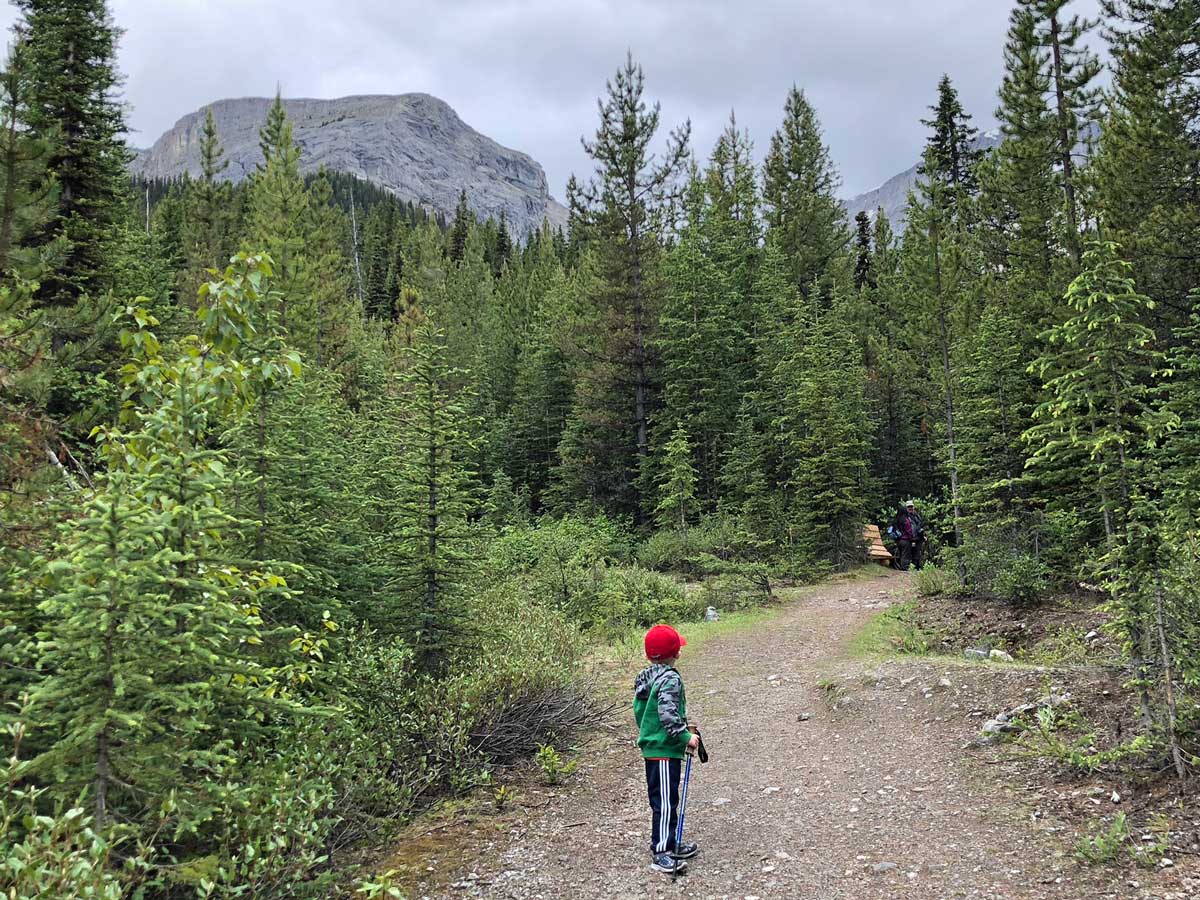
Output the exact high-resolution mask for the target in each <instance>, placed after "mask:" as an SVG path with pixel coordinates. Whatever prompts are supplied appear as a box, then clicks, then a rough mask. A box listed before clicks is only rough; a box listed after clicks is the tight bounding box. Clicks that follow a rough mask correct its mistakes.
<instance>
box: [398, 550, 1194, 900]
mask: <svg viewBox="0 0 1200 900" xmlns="http://www.w3.org/2000/svg"><path fill="white" fill-rule="evenodd" d="M910 591H911V586H910V581H909V578H908V576H906V575H903V574H899V573H883V574H880V575H879V576H876V577H871V578H866V579H858V580H850V581H845V582H841V583H837V582H835V583H830V584H826V585H823V586H821V587H820V588H817V589H812V590H807V591H804V592H803V593H801V595H800V598H799V599H798V600H796V601H794V602H792V603H790V604H789V605H788V606H787V607H786V608H785V609H784V610H783V611H782V612H781V614H780V615H778V616H777V617H775V618H773V619H771V620H770V621H768V622H765V623H763V624H761V625H756V626H754V627H752V628H747V629H743V630H739V631H735V632H731V633H728V634H725V635H721V636H718V637H713V638H712V639H710V640H708V641H706V642H705V643H704V644H703V646H701V647H699V648H696V649H695V650H694V651H692V652H689V651H690V648H689V649H685V651H684V656H683V658H682V659H681V662H680V670H681V671H682V673H683V676H684V682H685V684H686V685H687V692H688V708H689V712H690V714H691V718H692V720H693V721H695V722H698V723H699V724H700V726H701V728H702V729H703V731H704V736H705V742H706V744H707V745H708V746H709V748H710V752H711V753H712V757H713V758H712V761H711V762H710V763H709V764H708V765H706V766H703V767H702V766H700V765H698V764H697V765H695V766H694V768H693V778H692V786H691V794H690V798H689V804H688V810H687V827H688V837H689V839H691V840H695V841H697V842H699V844H700V847H701V851H700V854H699V856H698V857H697V858H695V859H694V860H692V861H691V869H690V871H689V873H688V874H686V875H684V876H681V877H680V878H679V880H678V881H677V882H676V883H672V881H671V879H670V877H668V876H664V875H661V874H656V873H653V872H651V871H650V870H649V868H648V863H649V858H648V852H647V851H646V849H645V845H646V843H647V841H648V832H649V821H648V819H649V812H648V808H647V804H646V798H645V782H644V779H643V775H642V767H641V764H640V758H639V756H638V752H637V748H636V746H635V745H634V743H633V739H634V732H633V728H632V717H631V716H628V717H629V718H630V724H629V727H628V728H627V729H624V730H622V729H616V730H614V732H613V736H612V737H602V738H600V739H599V740H597V741H593V742H592V743H591V744H590V745H589V746H588V748H587V749H586V750H585V751H584V752H583V753H582V754H581V763H582V765H581V769H580V773H579V774H577V775H576V776H575V777H574V778H573V779H572V780H571V782H570V784H569V785H568V786H567V787H565V788H563V789H560V790H559V791H558V793H548V794H547V795H546V798H547V799H546V800H545V802H544V804H538V805H535V807H534V808H532V809H528V810H526V811H525V813H524V815H523V816H522V817H521V818H520V819H519V820H518V821H516V822H515V823H513V825H512V827H510V828H508V830H507V831H506V832H505V833H501V834H496V833H495V832H493V833H492V834H491V835H490V836H488V837H484V838H477V839H475V840H470V841H467V840H464V842H463V844H462V845H461V847H460V855H458V856H457V858H456V857H455V856H454V855H450V856H447V857H446V858H444V860H443V861H442V863H441V864H440V865H439V866H438V867H437V869H438V871H437V874H436V875H435V876H431V878H430V881H429V882H428V883H426V884H425V885H423V886H422V887H423V890H422V891H418V892H417V893H415V894H414V896H421V895H422V893H423V894H424V896H427V897H470V896H480V897H492V898H512V900H518V898H519V900H529V898H546V900H550V898H624V897H629V898H634V897H675V896H683V895H685V894H686V895H688V896H690V897H694V898H714V900H715V898H736V900H767V898H799V900H808V898H811V900H838V898H854V900H875V898H910V897H911V898H920V900H938V898H1022V900H1042V898H1064V900H1081V898H1089V900H1090V898H1096V900H1099V898H1123V897H1137V898H1149V897H1160V896H1164V895H1162V894H1157V893H1153V892H1152V891H1150V890H1149V889H1148V888H1147V887H1144V886H1143V885H1142V884H1141V883H1137V882H1135V881H1134V880H1133V879H1130V878H1129V876H1128V873H1122V872H1119V871H1116V872H1114V871H1108V870H1103V869H1088V868H1084V867H1081V866H1079V865H1078V864H1076V863H1075V862H1074V860H1073V859H1072V858H1071V855H1070V845H1069V842H1067V841H1065V840H1064V834H1063V833H1062V832H1061V830H1058V831H1056V826H1055V824H1054V823H1053V821H1052V820H1051V819H1049V818H1047V817H1044V816H1038V817H1034V816H1033V815H1032V814H1031V807H1030V805H1029V804H1027V803H1026V802H1024V800H1023V796H1022V788H1021V785H1020V784H1019V783H1018V782H1013V783H1010V782H1009V781H1008V780H1006V778H1007V774H1006V769H1005V767H1004V766H1002V765H995V764H994V763H995V756H994V754H993V752H992V751H990V750H984V749H979V748H976V747H974V746H971V740H972V737H973V736H974V735H975V734H976V733H977V730H978V727H979V722H980V719H979V718H978V716H979V715H980V714H981V712H980V709H979V708H977V707H978V705H979V700H978V697H977V696H976V695H972V694H971V692H970V691H967V690H964V689H963V688H964V687H965V682H966V681H968V680H969V679H972V678H974V677H976V673H979V674H981V675H982V674H983V673H982V672H981V670H982V669H990V668H994V667H991V666H988V665H987V664H984V665H982V666H980V665H975V666H965V665H964V666H962V667H955V668H951V669H947V668H946V663H945V662H944V661H943V662H939V663H937V664H936V665H935V664H934V663H932V662H930V661H923V660H919V659H917V660H914V661H912V662H909V661H894V662H887V663H884V664H879V665H876V664H873V663H871V662H869V661H863V660H858V659H854V658H852V657H851V656H850V655H849V654H848V653H847V643H848V641H849V640H850V639H851V638H852V637H853V636H854V635H855V634H856V633H858V631H859V630H860V629H861V628H862V626H863V625H864V623H865V622H866V621H867V620H868V619H869V618H870V617H871V616H872V615H874V614H876V613H878V612H879V611H880V610H882V609H884V608H886V607H887V606H888V605H890V604H891V603H893V602H897V601H899V600H903V599H907V598H908V597H909V596H910ZM985 677H986V676H985ZM1023 677H1025V678H1026V680H1030V679H1032V678H1034V677H1035V676H1030V675H1026V676H1023ZM1024 689H1025V690H1026V691H1028V690H1030V689H1032V688H1024ZM537 806H540V807H541V808H537ZM1064 850H1065V851H1066V852H1064ZM1135 884H1136V886H1135ZM1173 896H1174V895H1173ZM1178 896H1181V897H1182V896H1186V894H1180V895H1178Z"/></svg>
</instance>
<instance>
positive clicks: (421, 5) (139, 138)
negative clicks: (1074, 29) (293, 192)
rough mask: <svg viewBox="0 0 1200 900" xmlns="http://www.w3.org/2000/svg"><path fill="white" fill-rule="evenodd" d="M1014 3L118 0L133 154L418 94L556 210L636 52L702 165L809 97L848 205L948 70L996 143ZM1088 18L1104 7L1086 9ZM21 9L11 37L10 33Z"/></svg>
mask: <svg viewBox="0 0 1200 900" xmlns="http://www.w3.org/2000/svg"><path fill="white" fill-rule="evenodd" d="M1011 5H1012V4H1011V3H1010V2H1009V0H693V2H684V0H642V2H634V0H437V2H434V0H427V2H411V0H110V7H111V9H112V10H113V14H114V17H115V19H116V21H117V24H118V25H119V26H120V27H122V28H124V29H125V35H124V37H123V38H122V41H121V47H120V66H121V70H122V71H123V72H124V74H125V76H126V85H125V97H126V99H127V101H128V103H129V105H130V115H129V122H130V125H131V127H132V128H133V129H134V130H135V133H134V134H133V135H132V138H131V142H132V143H133V144H135V145H137V146H148V145H149V144H151V143H153V142H154V140H155V139H157V138H158V136H159V135H160V134H161V133H162V132H163V131H165V130H166V129H167V128H169V127H170V126H171V125H172V124H174V122H175V121H176V120H177V119H179V118H180V117H181V116H183V115H185V114H187V113H189V112H192V111H193V110H195V109H198V108H199V107H201V106H203V105H204V104H206V103H208V102H210V101H212V100H216V99H220V98H223V97H244V96H265V95H271V94H274V92H275V86H276V84H279V85H280V86H281V87H282V89H283V93H284V96H285V97H340V96H344V95H347V94H393V93H405V92H408V91H425V92H428V93H430V94H434V95H436V96H438V97H440V98H442V99H443V100H445V101H446V102H448V103H449V104H450V105H451V106H453V107H454V108H455V109H456V110H457V111H458V113H459V115H460V116H462V118H463V119H464V121H466V122H467V123H468V124H469V125H471V126H473V127H474V128H475V129H477V130H478V131H481V132H483V133H484V134H486V135H488V136H489V137H491V138H493V139H495V140H497V141H499V142H500V143H501V144H504V145H506V146H509V147H512V148H515V149H517V150H522V151H525V152H526V153H528V154H530V155H531V156H532V157H533V158H534V159H536V160H537V161H538V162H540V163H541V164H542V165H543V166H544V167H545V169H546V173H547V175H548V177H549V179H550V189H551V192H552V193H553V194H555V196H557V197H559V198H560V199H561V198H562V196H563V193H564V185H565V184H566V180H567V178H568V176H569V175H570V174H571V173H572V172H578V173H581V174H582V173H585V172H589V171H590V166H589V164H588V160H587V159H586V157H585V156H584V154H583V152H582V150H581V149H580V145H579V138H580V136H581V135H583V134H587V135H588V136H589V137H590V136H591V135H592V133H593V132H594V131H595V127H596V121H597V115H596V98H597V96H598V95H599V94H600V93H601V92H603V90H604V83H605V80H606V79H607V78H609V77H610V76H611V75H612V73H613V72H614V71H615V69H616V68H617V66H618V65H619V64H620V63H621V62H622V61H623V60H624V56H625V52H626V50H627V49H629V50H632V51H633V54H634V57H635V59H636V60H637V61H638V62H640V63H641V64H642V67H643V68H644V70H645V73H646V90H647V95H648V97H649V98H652V99H657V100H659V101H660V102H661V104H662V115H663V124H664V126H666V127H671V126H674V125H676V124H678V123H680V122H682V121H683V120H684V119H688V118H690V119H691V121H692V127H693V130H692V136H693V140H692V148H693V151H694V152H695V153H696V154H697V156H699V157H700V158H702V159H703V158H706V157H707V156H708V154H709V152H710V151H711V149H712V144H713V142H714V140H715V139H716V136H717V135H718V134H719V132H720V130H721V128H722V127H723V126H724V124H725V122H726V121H727V119H728V117H729V113H730V110H734V111H735V112H736V113H737V120H738V123H739V125H740V126H741V127H743V128H747V129H749V131H750V134H751V137H752V138H753V140H754V142H755V146H756V148H757V150H758V151H759V154H760V155H761V153H762V151H764V150H765V149H766V147H767V144H768V141H769V139H770V135H771V133H772V132H773V131H774V130H775V128H776V127H777V126H778V124H779V121H780V119H781V116H782V108H783V101H784V97H785V94H786V92H787V90H788V88H789V87H790V86H791V85H792V84H793V83H795V84H797V85H799V86H800V87H802V88H804V90H805V91H806V92H807V93H808V96H809V98H810V100H811V101H812V102H813V104H814V105H815V106H816V108H817V112H818V114H819V115H820V118H821V121H822V123H823V124H824V128H825V135H826V139H827V141H828V143H829V145H830V148H831V150H832V154H833V159H834V161H835V163H836V164H837V166H838V168H839V170H840V171H841V174H842V177H843V181H844V187H843V190H842V193H843V195H845V196H850V195H852V194H856V193H859V192H861V191H865V190H868V189H870V188H873V187H876V186H877V185H879V184H880V183H881V182H882V181H883V180H884V179H886V178H887V177H889V176H891V175H893V174H895V173H896V172H898V171H900V170H902V169H905V168H907V167H908V166H909V165H911V164H912V163H913V162H915V161H916V159H917V158H918V156H919V154H920V148H921V145H922V142H923V140H924V128H923V126H921V125H920V123H919V121H918V120H919V119H920V118H921V117H922V116H924V115H926V107H927V106H928V105H929V104H930V103H931V102H932V101H933V98H934V93H935V88H936V84H937V80H938V78H939V77H940V76H941V74H942V73H943V72H948V73H949V74H950V76H951V78H952V79H953V80H954V82H955V84H956V85H957V86H958V88H959V91H960V94H961V96H962V99H963V103H964V105H965V106H966V108H967V110H968V111H969V112H971V113H972V114H973V115H974V117H975V121H976V124H978V125H979V126H980V127H981V128H983V129H987V128H989V127H991V126H992V124H993V121H994V118H993V111H994V109H995V106H996V88H997V87H998V85H999V83H1000V76H1001V69H1002V51H1003V45H1004V36H1005V29H1006V24H1007V18H1008V12H1009V9H1010V8H1011ZM1075 5H1076V6H1078V8H1079V9H1080V10H1081V11H1084V12H1091V11H1093V10H1094V9H1095V7H1096V6H1097V5H1098V0H1077V2H1076V4H1075ZM15 17H16V13H15V10H13V9H12V8H11V7H8V6H5V7H0V25H3V26H4V27H5V28H7V27H9V26H11V24H12V22H13V20H14V19H15Z"/></svg>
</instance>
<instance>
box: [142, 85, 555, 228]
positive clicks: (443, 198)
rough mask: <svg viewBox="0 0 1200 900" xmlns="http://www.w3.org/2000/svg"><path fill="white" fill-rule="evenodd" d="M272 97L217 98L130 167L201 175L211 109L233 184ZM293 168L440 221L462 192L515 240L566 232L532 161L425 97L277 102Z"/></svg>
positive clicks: (150, 173) (255, 156)
mask: <svg viewBox="0 0 1200 900" xmlns="http://www.w3.org/2000/svg"><path fill="white" fill-rule="evenodd" d="M272 102H274V101H273V100H271V99H270V98H267V97H243V98H240V99H228V100H217V101H215V102H213V103H211V104H209V105H208V106H207V107H202V108H201V109H199V110H197V111H196V112H193V113H189V114H188V115H186V116H184V117H183V118H182V119H180V120H179V121H178V122H176V123H175V125H174V126H173V127H172V128H171V129H169V130H168V131H167V132H166V133H165V134H163V135H162V136H161V137H160V138H159V139H158V140H157V141H155V142H154V145H153V146H152V147H150V148H149V149H147V150H139V151H137V152H136V154H135V156H134V159H133V161H132V162H131V164H130V170H131V172H133V173H134V174H136V175H141V176H143V177H146V178H175V177H179V176H181V175H182V174H183V173H184V172H188V173H190V174H192V175H198V174H199V172H200V137H201V132H202V130H203V127H204V118H205V109H211V110H212V113H213V119H214V120H215V121H216V124H217V130H218V132H219V133H220V138H221V146H222V147H223V148H224V151H225V158H226V159H227V160H229V168H228V169H226V170H225V172H224V173H223V176H222V177H224V178H226V179H228V180H230V181H234V182H238V181H241V180H243V179H244V178H246V176H247V175H249V174H250V173H251V172H253V171H254V168H255V166H256V165H257V164H258V163H259V162H260V161H261V159H262V151H261V150H260V148H259V130H260V129H261V128H262V126H263V124H264V123H265V122H266V118H267V111H268V109H269V108H270V106H271V104H272ZM283 104H284V107H285V108H286V109H287V113H288V117H289V118H290V119H291V121H292V126H293V129H294V137H295V139H296V143H297V144H299V146H300V149H301V151H302V156H301V168H302V169H303V171H305V172H311V171H315V170H316V169H318V168H319V167H321V166H325V167H326V168H327V169H330V170H333V171H338V172H346V173H349V174H352V175H355V176H357V177H359V178H361V179H364V180H366V181H370V182H372V183H374V184H376V185H378V186H380V187H382V188H384V189H385V190H388V191H391V192H392V193H393V194H395V195H396V196H397V197H400V198H401V199H403V200H413V201H415V202H417V203H419V204H421V205H422V206H424V207H426V208H427V209H429V210H431V211H434V212H440V213H442V214H443V215H445V216H447V217H451V216H453V214H454V209H455V206H456V205H457V203H458V198H459V194H460V192H461V191H462V190H464V189H465V190H466V192H467V201H468V203H469V204H470V206H471V208H472V210H473V211H474V212H475V213H476V215H478V216H479V217H480V218H482V219H487V218H496V219H498V218H499V217H500V214H501V212H503V213H504V214H505V216H506V218H507V219H508V223H509V227H510V229H511V230H512V231H513V233H515V234H519V235H524V234H527V233H529V232H530V231H533V230H535V229H537V228H540V227H541V225H542V221H543V220H548V221H549V222H550V225H551V227H555V228H557V227H564V228H565V227H566V223H567V210H566V208H565V207H564V206H563V205H562V204H560V203H559V202H558V201H557V200H555V199H554V198H553V197H551V196H550V191H549V187H548V185H547V181H546V173H545V171H543V169H542V167H541V165H539V164H538V163H537V162H536V161H535V160H534V159H533V158H532V157H530V156H528V155H527V154H525V153H521V152H519V151H517V150H511V149H509V148H507V147H503V146H501V145H500V144H498V143H497V142H496V141H494V140H492V139H491V138H489V137H487V136H486V135H483V134H480V133H479V132H477V131H476V130H475V129H473V128H471V127H470V126H469V125H467V124H466V123H465V122H463V121H462V119H460V118H459V117H458V114H457V113H456V112H455V111H454V110H453V109H452V108H451V107H450V105H449V104H447V103H446V102H445V101H443V100H439V99H438V98H437V97H433V96H430V95H429V94H397V95H364V96H354V97H341V98H339V99H336V100H314V99H290V100H289V99H285V100H284V101H283Z"/></svg>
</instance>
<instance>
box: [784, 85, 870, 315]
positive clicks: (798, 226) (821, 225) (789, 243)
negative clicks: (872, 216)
mask: <svg viewBox="0 0 1200 900" xmlns="http://www.w3.org/2000/svg"><path fill="white" fill-rule="evenodd" d="M840 186H841V180H840V178H839V177H838V175H837V172H836V170H835V169H834V166H833V163H832V161H831V160H830V158H829V148H828V147H826V146H825V143H824V140H823V138H822V134H821V125H820V123H819V122H818V120H817V114H816V111H815V110H814V109H813V108H812V105H811V104H810V103H809V102H808V98H806V97H805V96H804V92H803V91H802V90H800V89H799V88H796V87H793V88H792V89H791V91H789V92H788V96H787V102H786V103H785V104H784V118H783V124H782V125H781V126H780V128H779V130H778V131H776V132H775V134H774V135H772V136H771V147H770V149H769V150H768V152H767V158H766V161H765V162H764V163H763V204H764V207H765V218H766V225H767V239H768V240H770V241H771V242H773V243H774V244H775V245H776V246H778V247H779V249H780V250H781V251H782V252H783V254H784V257H785V258H786V259H787V260H788V264H789V266H790V268H791V271H792V277H793V279H794V282H795V285H796V287H797V288H798V289H799V290H800V292H801V293H802V294H803V295H804V296H805V297H808V296H809V294H810V293H812V291H813V290H814V284H815V282H816V281H817V280H818V279H820V278H823V277H824V276H826V275H830V274H832V272H833V269H834V267H835V266H836V264H838V263H842V262H844V261H845V257H846V253H847V245H848V243H849V240H850V234H849V229H848V226H847V224H846V213H845V209H844V208H843V206H842V204H841V201H840V200H839V199H838V196H837V191H838V188H839V187H840ZM827 295H828V292H827Z"/></svg>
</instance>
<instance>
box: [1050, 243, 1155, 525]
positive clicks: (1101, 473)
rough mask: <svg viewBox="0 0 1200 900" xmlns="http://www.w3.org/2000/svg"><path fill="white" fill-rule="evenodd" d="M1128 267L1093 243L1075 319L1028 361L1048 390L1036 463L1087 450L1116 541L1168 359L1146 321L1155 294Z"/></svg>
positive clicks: (1069, 299) (1072, 294) (1108, 248)
mask: <svg viewBox="0 0 1200 900" xmlns="http://www.w3.org/2000/svg"><path fill="white" fill-rule="evenodd" d="M1130 272H1131V267H1130V265H1129V263H1127V262H1125V261H1124V260H1122V259H1121V258H1120V255H1119V247H1118V245H1116V244H1114V243H1112V242H1101V243H1097V244H1095V245H1094V246H1093V247H1092V248H1091V249H1090V250H1088V252H1087V253H1086V254H1085V256H1084V270H1083V272H1082V273H1081V274H1080V276H1079V277H1078V278H1076V279H1075V280H1074V281H1073V282H1072V283H1071V286H1070V288H1069V289H1068V291H1067V294H1066V298H1065V303H1066V305H1067V308H1068V311H1069V313H1070V318H1068V319H1067V320H1066V321H1064V322H1063V323H1062V324H1061V325H1057V326H1055V327H1053V328H1051V329H1049V330H1048V331H1047V332H1046V333H1045V335H1044V339H1045V344H1046V349H1045V352H1044V353H1043V355H1042V356H1041V357H1039V358H1038V359H1037V360H1035V362H1034V363H1033V364H1032V365H1031V366H1030V370H1031V371H1032V372H1034V373H1036V374H1037V376H1038V377H1039V378H1040V379H1041V380H1042V382H1043V384H1044V385H1045V389H1046V391H1047V392H1048V397H1047V399H1046V400H1045V401H1044V402H1043V403H1041V404H1040V405H1039V406H1038V408H1037V409H1036V410H1035V411H1034V418H1035V420H1036V424H1035V425H1034V426H1033V427H1032V428H1030V429H1029V431H1028V432H1027V433H1026V440H1028V441H1029V442H1030V446H1031V448H1032V449H1033V451H1034V452H1033V455H1032V458H1031V461H1030V464H1031V465H1033V466H1036V467H1039V468H1040V467H1050V468H1053V467H1054V466H1056V465H1059V464H1061V461H1062V460H1063V459H1069V464H1071V465H1077V464H1078V457H1076V456H1073V455H1072V456H1069V457H1068V456H1067V454H1069V453H1070V451H1072V450H1074V449H1075V448H1079V449H1081V450H1083V451H1084V458H1086V460H1087V463H1086V465H1087V466H1088V469H1089V472H1090V475H1091V478H1090V479H1089V480H1090V482H1091V484H1092V485H1093V488H1094V490H1095V491H1096V492H1097V494H1098V496H1099V499H1100V510H1101V512H1102V514H1103V516H1104V522H1105V531H1106V533H1107V535H1108V539H1109V543H1110V545H1111V544H1112V543H1113V542H1114V541H1115V540H1116V539H1117V538H1118V537H1119V536H1120V535H1122V534H1123V533H1124V528H1123V518H1124V515H1125V511H1126V510H1127V509H1128V504H1129V498H1130V493H1131V491H1132V489H1133V479H1134V478H1135V474H1134V472H1133V470H1132V466H1133V461H1134V457H1135V456H1136V455H1137V454H1139V453H1141V452H1142V451H1143V450H1144V448H1145V445H1146V441H1147V435H1146V427H1147V423H1148V422H1149V421H1150V420H1151V415H1150V414H1151V411H1152V409H1151V407H1152V402H1151V401H1152V397H1151V394H1150V388H1149V387H1148V385H1149V384H1150V382H1151V379H1152V376H1153V374H1154V372H1155V371H1156V369H1157V368H1158V367H1159V366H1160V364H1161V357H1160V353H1159V351H1158V350H1157V349H1156V346H1155V343H1156V341H1155V335H1154V331H1153V330H1152V329H1151V328H1150V327H1149V326H1148V325H1147V324H1146V321H1147V319H1148V318H1149V313H1150V311H1151V310H1152V309H1153V308H1154V302H1153V301H1152V300H1150V299H1149V298H1148V297H1145V296H1144V295H1142V294H1139V293H1138V292H1137V291H1136V290H1135V288H1134V282H1133V279H1132V277H1131V274H1130Z"/></svg>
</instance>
